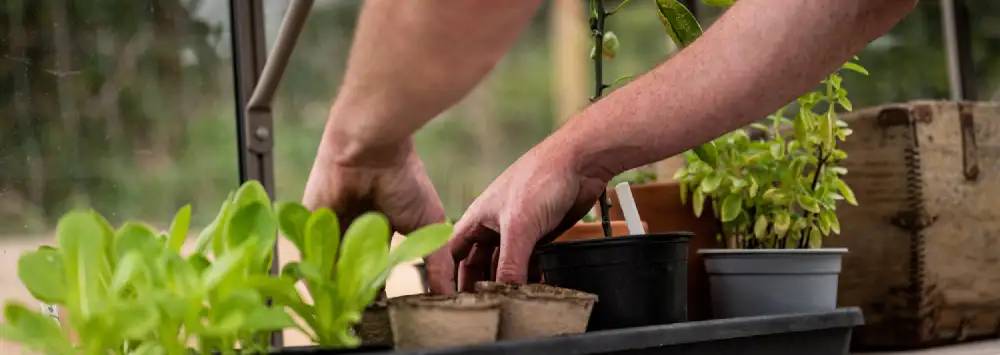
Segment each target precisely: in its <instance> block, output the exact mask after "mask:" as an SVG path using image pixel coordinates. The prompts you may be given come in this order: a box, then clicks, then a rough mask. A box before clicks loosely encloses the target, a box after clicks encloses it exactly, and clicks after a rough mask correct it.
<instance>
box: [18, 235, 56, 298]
mask: <svg viewBox="0 0 1000 355" xmlns="http://www.w3.org/2000/svg"><path fill="white" fill-rule="evenodd" d="M64 270H65V269H64V266H63V259H62V255H61V254H60V253H59V251H57V250H55V249H52V248H40V249H38V250H36V251H33V252H29V253H26V254H24V255H21V257H20V258H18V259H17V277H18V278H19V279H21V283H23V284H24V286H25V287H26V288H27V289H28V292H31V295H32V296H34V297H35V298H36V299H38V300H39V301H42V302H45V303H51V304H62V303H65V302H66V292H67V291H66V278H65V274H63V272H64Z"/></svg>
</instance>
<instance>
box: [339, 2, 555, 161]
mask: <svg viewBox="0 0 1000 355" xmlns="http://www.w3.org/2000/svg"><path fill="white" fill-rule="evenodd" d="M539 3H540V0H518V1H495V0H436V1H398V0H368V1H365V4H364V8H363V9H362V11H361V16H360V19H359V22H358V27H357V29H356V34H355V38H354V44H353V47H352V48H351V55H350V58H349V60H348V64H347V73H346V75H345V77H344V83H343V85H342V86H341V88H340V94H339V95H338V96H337V99H336V101H335V102H334V105H333V107H332V108H331V110H330V118H329V121H328V123H327V126H326V130H325V133H324V148H325V147H327V146H330V144H327V141H329V142H330V143H333V145H334V146H337V148H338V150H339V152H338V154H339V155H341V156H342V157H343V158H344V159H348V160H371V159H374V158H380V157H383V156H385V155H386V154H390V155H391V154H395V153H396V152H395V150H396V149H398V148H399V146H405V145H407V144H405V143H407V142H408V141H409V139H410V135H411V134H412V133H413V132H414V131H416V130H417V129H418V128H420V127H421V126H422V125H423V124H424V123H426V122H427V121H429V120H431V119H432V118H434V117H435V116H437V115H438V114H439V113H441V112H442V111H443V110H444V109H446V108H448V107H449V106H451V105H452V104H454V103H455V102H457V101H458V100H459V99H461V98H462V97H463V96H465V94H467V93H468V92H469V91H470V90H471V89H472V88H473V87H474V86H475V85H476V84H477V83H478V82H479V81H480V80H481V79H482V78H483V76H485V75H486V74H487V73H488V72H489V71H490V69H492V68H493V66H494V65H495V64H496V63H497V61H499V60H500V58H501V57H502V56H503V55H504V53H506V52H507V50H508V49H509V48H510V47H511V45H512V44H513V43H514V40H515V39H516V38H517V36H518V34H519V33H520V32H521V30H522V29H523V28H524V27H525V26H526V25H527V24H528V22H529V21H530V20H531V17H532V15H533V14H534V13H535V10H536V9H537V8H538V4H539ZM372 153H377V154H374V155H373V154H372Z"/></svg>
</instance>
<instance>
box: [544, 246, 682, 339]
mask: <svg viewBox="0 0 1000 355" xmlns="http://www.w3.org/2000/svg"><path fill="white" fill-rule="evenodd" d="M691 236H692V234H691V233H689V232H673V233H663V234H649V235H634V236H627V237H613V238H603V239H591V240H585V241H576V242H564V243H552V244H548V245H545V246H542V247H540V248H539V249H538V251H537V256H538V260H539V263H540V265H541V268H542V275H543V279H544V280H545V283H547V284H551V285H555V286H559V287H565V288H571V289H576V290H580V291H584V292H589V293H593V294H596V295H597V296H598V297H599V299H600V302H597V304H596V305H595V306H594V311H593V313H592V314H591V316H590V324H589V326H588V327H587V330H600V329H616V328H626V327H636V326H644V325H653V324H665V323H675V322H683V321H686V320H687V247H688V245H687V244H688V239H690V238H691Z"/></svg>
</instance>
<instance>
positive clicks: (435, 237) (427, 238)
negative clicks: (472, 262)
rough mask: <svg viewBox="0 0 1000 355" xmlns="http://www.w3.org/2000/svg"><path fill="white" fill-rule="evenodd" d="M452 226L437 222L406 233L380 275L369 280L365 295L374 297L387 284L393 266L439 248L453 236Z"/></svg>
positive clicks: (390, 254) (391, 253)
mask: <svg viewBox="0 0 1000 355" xmlns="http://www.w3.org/2000/svg"><path fill="white" fill-rule="evenodd" d="M451 233H452V226H451V224H447V223H437V224H431V225H427V226H424V227H422V228H420V229H417V230H416V231H413V232H411V233H410V234H407V235H406V238H405V239H403V242H402V243H400V244H399V246H397V247H396V249H395V250H393V251H392V252H390V253H389V258H388V261H387V262H386V264H385V265H383V266H382V267H381V271H380V272H379V273H378V276H377V277H376V278H375V279H374V280H371V281H369V282H368V285H367V286H365V287H367V290H366V291H365V294H366V295H365V297H374V296H375V292H378V290H379V289H380V288H381V287H382V286H383V285H384V284H385V281H386V279H387V278H388V277H389V273H390V272H391V271H392V268H393V267H395V266H396V265H399V264H401V263H403V262H406V261H410V260H414V259H419V258H422V257H424V256H427V255H429V254H431V253H432V252H434V251H435V250H438V249H439V248H441V247H442V246H444V245H445V244H446V243H448V238H449V237H451Z"/></svg>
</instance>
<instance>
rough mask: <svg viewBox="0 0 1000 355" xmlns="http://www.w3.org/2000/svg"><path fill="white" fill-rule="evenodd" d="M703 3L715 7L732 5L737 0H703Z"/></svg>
mask: <svg viewBox="0 0 1000 355" xmlns="http://www.w3.org/2000/svg"><path fill="white" fill-rule="evenodd" d="M701 2H702V3H704V4H705V5H709V6H715V7H730V6H732V5H733V3H735V2H736V0H701Z"/></svg>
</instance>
